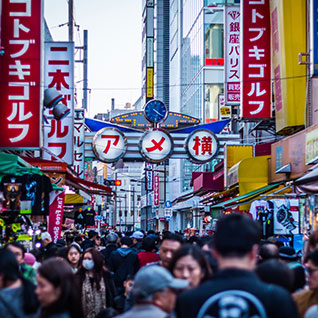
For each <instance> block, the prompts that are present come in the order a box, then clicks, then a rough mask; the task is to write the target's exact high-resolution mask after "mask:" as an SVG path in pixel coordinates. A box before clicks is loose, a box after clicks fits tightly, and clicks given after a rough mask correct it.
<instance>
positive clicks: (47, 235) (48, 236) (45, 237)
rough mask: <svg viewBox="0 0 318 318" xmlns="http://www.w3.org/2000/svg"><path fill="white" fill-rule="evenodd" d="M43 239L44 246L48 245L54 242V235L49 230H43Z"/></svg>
mask: <svg viewBox="0 0 318 318" xmlns="http://www.w3.org/2000/svg"><path fill="white" fill-rule="evenodd" d="M41 241H42V244H43V245H44V246H47V245H48V244H50V243H51V242H52V237H51V234H50V233H49V232H43V233H41Z"/></svg>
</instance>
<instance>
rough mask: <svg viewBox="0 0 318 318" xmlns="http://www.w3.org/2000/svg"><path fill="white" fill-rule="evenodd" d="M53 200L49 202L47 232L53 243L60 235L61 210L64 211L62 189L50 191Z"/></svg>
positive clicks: (63, 193)
mask: <svg viewBox="0 0 318 318" xmlns="http://www.w3.org/2000/svg"><path fill="white" fill-rule="evenodd" d="M50 196H51V197H52V199H53V202H52V203H51V204H50V214H49V226H48V232H49V233H50V234H51V237H52V240H53V242H54V243H56V241H57V240H58V239H59V238H60V237H61V230H62V223H63V211H64V198H65V192H64V191H54V192H51V194H50Z"/></svg>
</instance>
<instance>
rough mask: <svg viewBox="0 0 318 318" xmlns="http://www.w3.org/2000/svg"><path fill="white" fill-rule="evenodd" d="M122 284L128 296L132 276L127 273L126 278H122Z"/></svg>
mask: <svg viewBox="0 0 318 318" xmlns="http://www.w3.org/2000/svg"><path fill="white" fill-rule="evenodd" d="M123 285H124V288H125V296H128V295H129V293H130V291H131V290H132V288H133V286H134V276H133V275H128V276H127V278H126V279H125V280H124V283H123Z"/></svg>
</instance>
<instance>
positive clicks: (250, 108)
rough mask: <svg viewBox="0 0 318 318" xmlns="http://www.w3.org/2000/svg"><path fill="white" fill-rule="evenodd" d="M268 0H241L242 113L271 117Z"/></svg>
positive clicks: (247, 115)
mask: <svg viewBox="0 0 318 318" xmlns="http://www.w3.org/2000/svg"><path fill="white" fill-rule="evenodd" d="M269 1H270V0H244V1H242V3H241V6H242V11H241V12H242V17H241V23H242V28H241V30H242V32H241V36H242V44H243V45H242V50H241V53H242V54H241V61H242V63H241V65H242V88H241V96H242V104H241V107H242V112H241V114H242V117H243V118H247V119H258V118H270V117H271V51H270V37H271V34H270V31H271V29H270V15H269Z"/></svg>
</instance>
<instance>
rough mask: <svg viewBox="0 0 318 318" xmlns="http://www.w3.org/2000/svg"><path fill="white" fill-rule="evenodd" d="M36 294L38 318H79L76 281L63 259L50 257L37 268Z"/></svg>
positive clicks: (79, 309) (79, 304)
mask: <svg viewBox="0 0 318 318" xmlns="http://www.w3.org/2000/svg"><path fill="white" fill-rule="evenodd" d="M36 294H37V296H38V300H39V302H40V304H41V315H40V318H48V317H52V318H53V317H54V318H81V317H83V314H82V308H81V295H80V292H79V286H78V281H77V279H76V276H75V275H74V273H73V271H72V268H71V266H70V265H69V264H67V262H66V261H65V260H62V259H58V258H50V259H48V260H47V261H45V262H44V263H43V265H42V266H41V267H40V268H39V270H38V276H37V286H36Z"/></svg>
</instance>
